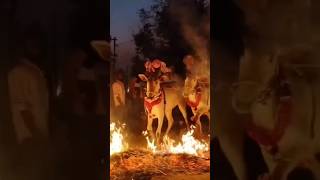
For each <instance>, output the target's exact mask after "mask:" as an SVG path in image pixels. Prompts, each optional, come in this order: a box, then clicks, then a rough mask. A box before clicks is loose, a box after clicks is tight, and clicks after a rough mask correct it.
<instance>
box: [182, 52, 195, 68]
mask: <svg viewBox="0 0 320 180" xmlns="http://www.w3.org/2000/svg"><path fill="white" fill-rule="evenodd" d="M183 63H184V64H185V66H186V70H187V71H189V72H190V71H192V69H193V66H194V64H195V60H194V57H193V56H191V55H187V56H185V57H184V58H183Z"/></svg>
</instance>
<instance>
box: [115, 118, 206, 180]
mask: <svg viewBox="0 0 320 180" xmlns="http://www.w3.org/2000/svg"><path fill="white" fill-rule="evenodd" d="M124 130H125V125H124V124H123V125H121V126H117V125H116V123H111V124H110V132H111V134H110V139H111V142H110V156H111V158H110V159H111V161H110V178H111V179H141V178H142V179H150V178H151V177H154V176H162V175H175V174H181V173H183V174H202V173H208V172H210V155H209V144H208V143H206V142H205V141H203V140H197V139H195V138H194V137H193V132H194V127H192V128H191V130H190V131H188V132H186V133H185V134H184V135H182V137H181V140H180V141H178V142H176V141H174V140H173V139H171V138H169V137H167V136H166V137H164V141H163V143H162V144H161V145H159V147H158V146H156V144H155V142H154V140H150V139H149V137H148V134H147V131H144V132H143V135H144V136H145V138H146V147H145V148H141V149H129V146H128V144H127V143H126V141H125V136H124V135H123V134H124Z"/></svg>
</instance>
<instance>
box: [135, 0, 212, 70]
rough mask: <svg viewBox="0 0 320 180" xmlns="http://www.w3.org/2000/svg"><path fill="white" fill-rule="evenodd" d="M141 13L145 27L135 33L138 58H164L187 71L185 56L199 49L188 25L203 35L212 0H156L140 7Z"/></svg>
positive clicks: (178, 68)
mask: <svg viewBox="0 0 320 180" xmlns="http://www.w3.org/2000/svg"><path fill="white" fill-rule="evenodd" d="M138 15H139V17H140V23H141V27H140V29H139V30H138V32H137V33H136V34H133V37H134V42H135V45H136V51H137V55H138V57H140V58H141V59H143V60H145V59H147V58H150V59H152V58H160V59H163V60H164V61H166V63H167V64H168V65H169V66H175V67H176V72H177V73H179V74H183V73H184V69H183V68H181V67H184V65H183V63H182V59H183V57H184V56H185V55H186V54H190V53H191V54H192V53H194V51H195V49H194V47H193V44H192V43H191V41H190V39H191V38H190V37H188V34H187V33H186V32H185V29H184V28H185V26H188V27H192V28H193V30H194V31H196V32H197V33H198V34H201V32H200V31H201V29H200V28H199V27H200V26H199V24H200V22H201V21H202V20H203V19H204V18H205V17H208V16H209V4H208V1H207V0H188V1H185V0H154V4H153V5H152V6H151V7H150V8H149V9H141V10H139V12H138ZM204 38H206V39H209V38H210V37H209V36H206V37H204ZM204 43H206V42H204Z"/></svg>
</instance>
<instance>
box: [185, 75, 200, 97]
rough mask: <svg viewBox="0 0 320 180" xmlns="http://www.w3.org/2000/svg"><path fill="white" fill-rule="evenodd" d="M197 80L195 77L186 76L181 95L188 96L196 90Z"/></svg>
mask: <svg viewBox="0 0 320 180" xmlns="http://www.w3.org/2000/svg"><path fill="white" fill-rule="evenodd" d="M197 86H198V81H197V78H196V77H191V76H187V78H186V79H185V81H184V88H183V96H184V97H188V96H189V95H190V94H192V93H194V92H195V91H196V88H197Z"/></svg>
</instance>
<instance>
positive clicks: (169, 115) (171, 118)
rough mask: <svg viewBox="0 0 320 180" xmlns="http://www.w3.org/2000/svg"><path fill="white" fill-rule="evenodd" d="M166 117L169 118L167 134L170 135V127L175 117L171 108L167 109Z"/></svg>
mask: <svg viewBox="0 0 320 180" xmlns="http://www.w3.org/2000/svg"><path fill="white" fill-rule="evenodd" d="M165 113H166V117H167V120H168V127H167V131H166V134H165V135H166V136H168V135H169V132H170V129H171V127H172V124H173V117H172V111H170V110H166V112H165Z"/></svg>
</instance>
